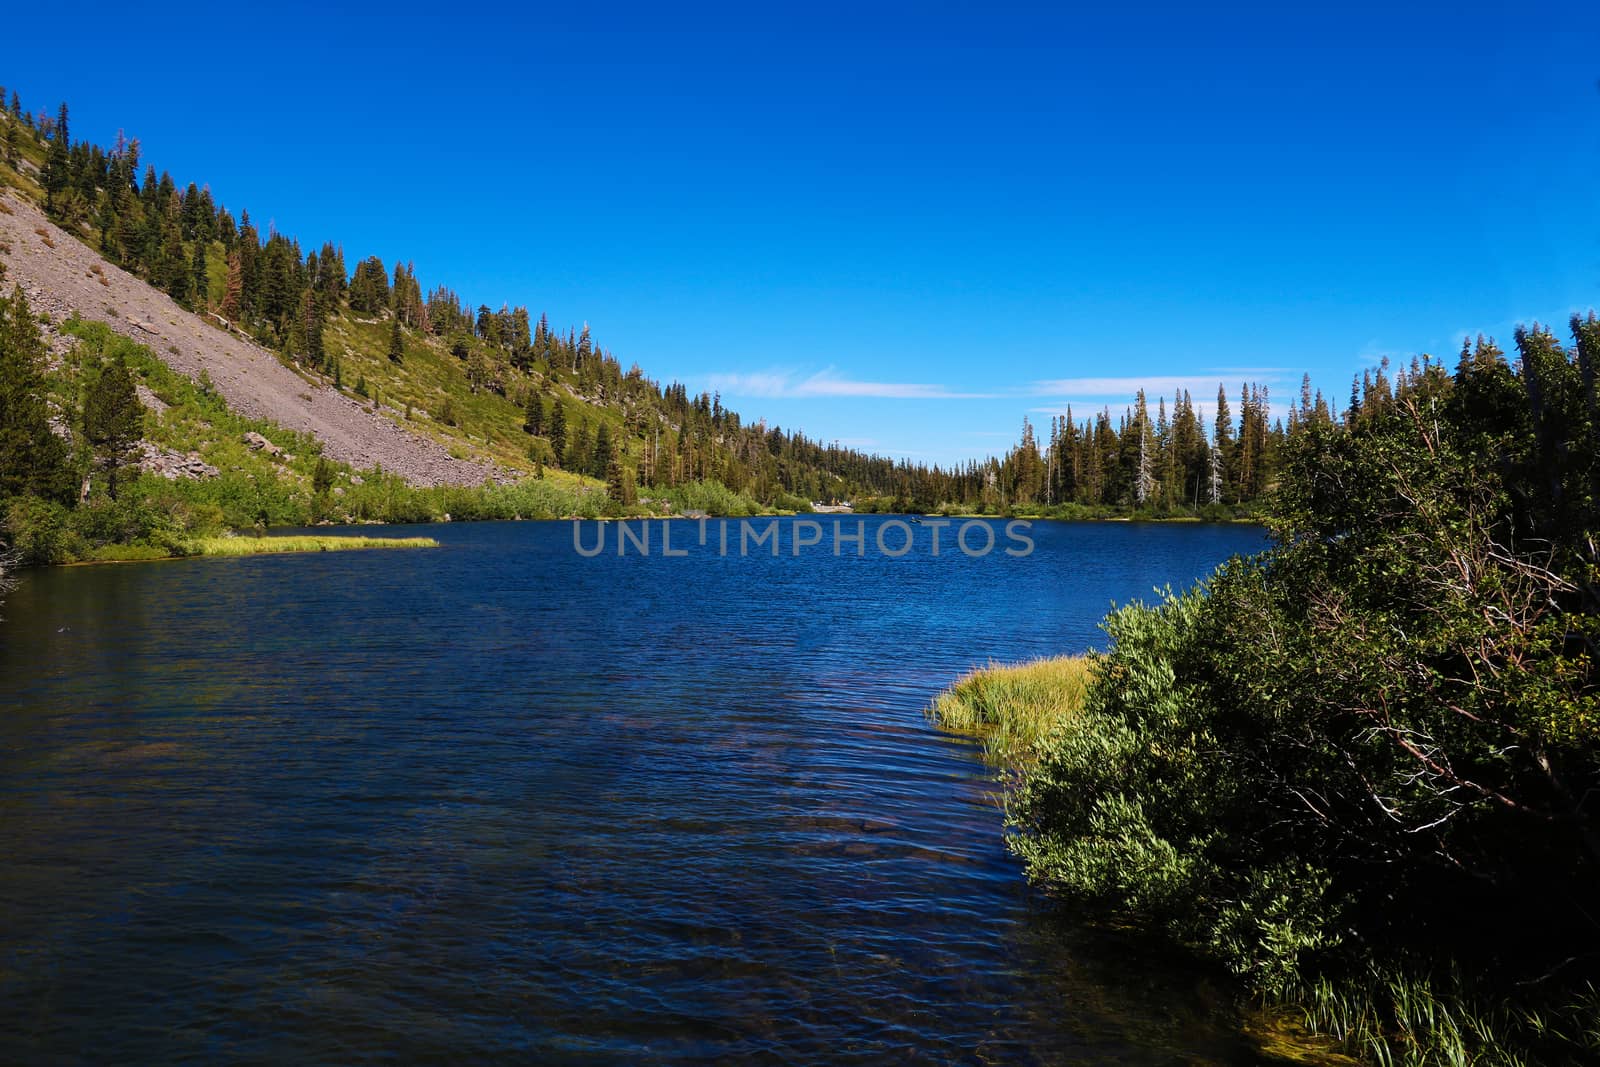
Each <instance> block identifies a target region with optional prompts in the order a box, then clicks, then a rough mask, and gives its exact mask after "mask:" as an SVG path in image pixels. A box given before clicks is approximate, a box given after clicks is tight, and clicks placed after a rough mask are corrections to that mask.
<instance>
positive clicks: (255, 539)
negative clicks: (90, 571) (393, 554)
mask: <svg viewBox="0 0 1600 1067" xmlns="http://www.w3.org/2000/svg"><path fill="white" fill-rule="evenodd" d="M438 547H439V542H438V541H436V540H434V539H433V538H431V537H364V536H359V535H351V534H329V535H322V534H317V535H304V534H293V535H283V534H276V535H275V534H266V535H262V536H250V535H247V534H238V535H234V536H228V537H202V538H198V539H196V540H193V541H187V542H184V543H182V544H180V545H177V546H174V547H173V548H172V549H171V550H168V549H164V548H157V547H154V546H149V545H108V546H105V547H104V548H101V549H99V550H97V551H96V552H94V553H93V554H91V555H90V556H89V557H87V558H85V559H79V560H74V561H73V562H72V563H69V564H65V566H73V567H83V566H93V565H96V564H101V563H146V562H158V561H161V560H174V559H200V558H202V557H207V556H210V557H221V556H267V555H278V554H290V553H294V554H305V553H312V552H352V551H364V550H370V549H401V548H438Z"/></svg>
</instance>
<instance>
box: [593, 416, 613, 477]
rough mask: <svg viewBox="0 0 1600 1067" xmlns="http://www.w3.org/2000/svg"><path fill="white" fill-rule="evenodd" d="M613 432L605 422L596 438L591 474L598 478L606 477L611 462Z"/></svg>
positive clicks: (601, 424)
mask: <svg viewBox="0 0 1600 1067" xmlns="http://www.w3.org/2000/svg"><path fill="white" fill-rule="evenodd" d="M611 451H612V450H611V430H610V428H609V427H607V426H606V424H605V423H604V422H602V423H600V430H599V432H597V433H596V434H595V436H594V452H592V453H591V454H590V458H589V473H590V474H591V475H593V476H594V477H596V478H604V477H606V466H607V465H608V464H609V463H610V462H611Z"/></svg>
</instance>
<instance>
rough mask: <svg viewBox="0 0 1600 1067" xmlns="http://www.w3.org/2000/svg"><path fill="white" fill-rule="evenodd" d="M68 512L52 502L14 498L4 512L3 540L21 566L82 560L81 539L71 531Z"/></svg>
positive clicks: (83, 547)
mask: <svg viewBox="0 0 1600 1067" xmlns="http://www.w3.org/2000/svg"><path fill="white" fill-rule="evenodd" d="M70 516H71V512H69V511H68V510H67V508H66V507H64V506H63V505H61V504H58V503H56V502H55V501H51V500H41V499H40V498H38V497H35V496H22V497H15V498H13V499H12V500H11V501H9V502H8V503H7V505H6V510H5V541H6V542H7V544H9V545H10V546H11V549H12V550H13V551H14V552H16V553H17V555H18V561H19V562H20V563H21V564H23V565H24V566H42V565H48V564H52V563H71V562H72V561H73V560H75V559H80V558H82V556H83V554H84V552H85V551H86V548H85V546H84V543H83V539H82V538H81V537H79V536H78V534H77V533H76V532H75V531H74V530H73V529H72V525H71V522H70Z"/></svg>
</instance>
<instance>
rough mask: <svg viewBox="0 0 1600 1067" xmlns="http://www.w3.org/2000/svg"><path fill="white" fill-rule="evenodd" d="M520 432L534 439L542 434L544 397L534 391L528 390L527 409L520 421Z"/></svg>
mask: <svg viewBox="0 0 1600 1067" xmlns="http://www.w3.org/2000/svg"><path fill="white" fill-rule="evenodd" d="M522 431H523V432H524V433H526V434H530V435H532V436H534V437H538V436H539V435H540V434H541V433H543V432H544V396H543V394H541V393H540V392H539V391H537V390H534V389H530V390H528V409H527V414H526V417H524V418H523V420H522Z"/></svg>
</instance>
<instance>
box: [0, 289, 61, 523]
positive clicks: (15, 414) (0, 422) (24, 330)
mask: <svg viewBox="0 0 1600 1067" xmlns="http://www.w3.org/2000/svg"><path fill="white" fill-rule="evenodd" d="M4 274H5V271H4V267H3V266H0V278H3V277H4ZM44 359H45V349H44V341H43V339H42V338H41V337H40V336H39V324H38V322H37V320H35V319H34V317H33V312H32V310H31V309H30V308H29V307H28V298H27V297H26V296H24V295H23V293H22V287H21V286H17V287H16V288H15V289H14V290H13V291H12V294H11V296H10V298H9V299H8V298H6V297H5V296H3V295H0V498H4V497H7V496H15V495H18V494H21V493H31V494H34V495H36V496H43V497H54V498H65V497H66V495H67V493H68V482H69V476H68V472H67V447H66V445H65V443H64V442H63V441H62V440H61V439H60V438H59V437H57V436H56V435H55V434H54V433H53V432H52V431H51V429H50V417H49V409H48V407H47V406H46V403H45V381H44V367H45V362H44Z"/></svg>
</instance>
